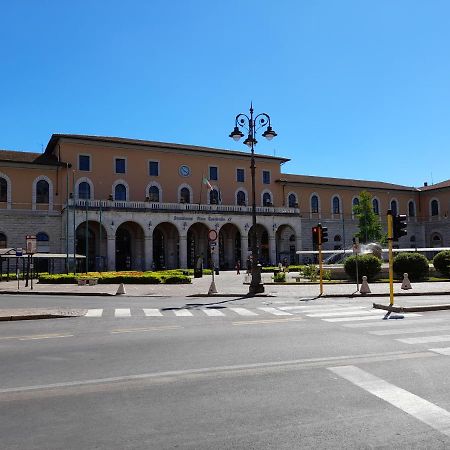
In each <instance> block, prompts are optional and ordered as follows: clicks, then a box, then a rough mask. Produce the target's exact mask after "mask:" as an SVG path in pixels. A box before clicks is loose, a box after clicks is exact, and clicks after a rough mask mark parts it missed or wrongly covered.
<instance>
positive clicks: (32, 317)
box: [0, 314, 82, 322]
mask: <svg viewBox="0 0 450 450" xmlns="http://www.w3.org/2000/svg"><path fill="white" fill-rule="evenodd" d="M72 317H82V316H78V315H76V316H67V315H65V314H30V315H29V316H1V317H0V322H12V321H15V320H35V319H36V320H38V319H70V318H72Z"/></svg>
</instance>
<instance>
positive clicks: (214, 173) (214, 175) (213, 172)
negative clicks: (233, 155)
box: [209, 166, 219, 181]
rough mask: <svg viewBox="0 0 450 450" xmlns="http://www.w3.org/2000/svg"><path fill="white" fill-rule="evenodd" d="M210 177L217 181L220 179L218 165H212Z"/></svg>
mask: <svg viewBox="0 0 450 450" xmlns="http://www.w3.org/2000/svg"><path fill="white" fill-rule="evenodd" d="M209 179H210V180H214V181H217V180H218V179H219V174H218V170H217V167H215V166H211V167H210V168H209Z"/></svg>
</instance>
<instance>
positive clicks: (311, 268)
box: [302, 264, 319, 281]
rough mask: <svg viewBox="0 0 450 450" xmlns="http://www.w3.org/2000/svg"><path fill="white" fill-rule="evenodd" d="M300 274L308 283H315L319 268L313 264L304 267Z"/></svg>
mask: <svg viewBox="0 0 450 450" xmlns="http://www.w3.org/2000/svg"><path fill="white" fill-rule="evenodd" d="M302 272H303V276H304V277H305V278H309V281H317V277H318V276H319V268H318V267H317V266H315V265H314V264H308V265H307V266H304V267H303V271H302Z"/></svg>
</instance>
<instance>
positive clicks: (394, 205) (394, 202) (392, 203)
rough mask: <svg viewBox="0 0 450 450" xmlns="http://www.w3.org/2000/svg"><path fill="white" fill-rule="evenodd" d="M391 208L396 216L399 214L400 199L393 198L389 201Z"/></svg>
mask: <svg viewBox="0 0 450 450" xmlns="http://www.w3.org/2000/svg"><path fill="white" fill-rule="evenodd" d="M389 209H390V210H391V211H392V214H393V215H394V216H396V215H397V214H398V200H397V199H396V198H392V199H391V201H390V202H389Z"/></svg>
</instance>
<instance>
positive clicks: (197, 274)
mask: <svg viewBox="0 0 450 450" xmlns="http://www.w3.org/2000/svg"><path fill="white" fill-rule="evenodd" d="M202 276H203V269H194V278H201V277H202Z"/></svg>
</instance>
